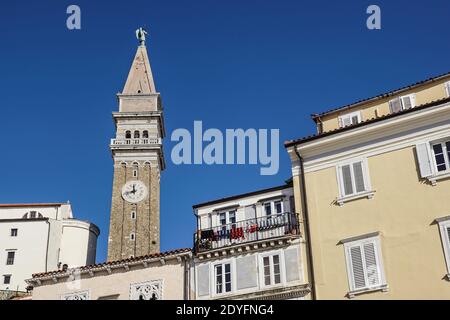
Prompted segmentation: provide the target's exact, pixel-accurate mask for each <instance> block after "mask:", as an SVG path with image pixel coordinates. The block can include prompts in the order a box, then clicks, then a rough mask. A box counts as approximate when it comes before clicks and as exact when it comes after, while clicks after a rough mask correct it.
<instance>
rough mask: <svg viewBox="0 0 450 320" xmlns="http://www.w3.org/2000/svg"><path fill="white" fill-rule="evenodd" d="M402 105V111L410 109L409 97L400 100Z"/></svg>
mask: <svg viewBox="0 0 450 320" xmlns="http://www.w3.org/2000/svg"><path fill="white" fill-rule="evenodd" d="M402 105H403V109H404V110H406V109H411V108H412V107H413V106H412V101H411V97H410V96H406V97H403V98H402Z"/></svg>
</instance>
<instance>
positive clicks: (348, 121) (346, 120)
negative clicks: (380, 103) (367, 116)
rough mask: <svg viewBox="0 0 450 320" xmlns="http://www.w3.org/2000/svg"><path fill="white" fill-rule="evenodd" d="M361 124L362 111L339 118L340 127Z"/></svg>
mask: <svg viewBox="0 0 450 320" xmlns="http://www.w3.org/2000/svg"><path fill="white" fill-rule="evenodd" d="M360 122H361V111H356V112H351V113H347V114H344V115H342V116H339V127H341V128H343V127H347V126H351V125H354V124H357V123H360Z"/></svg>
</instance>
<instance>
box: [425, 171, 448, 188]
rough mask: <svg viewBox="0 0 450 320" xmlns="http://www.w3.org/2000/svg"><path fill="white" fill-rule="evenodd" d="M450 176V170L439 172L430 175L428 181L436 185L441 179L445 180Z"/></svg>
mask: <svg viewBox="0 0 450 320" xmlns="http://www.w3.org/2000/svg"><path fill="white" fill-rule="evenodd" d="M448 178H450V172H448V171H446V172H444V173H437V174H435V175H432V176H430V177H428V178H427V179H428V181H430V182H431V185H433V186H435V185H436V184H437V182H438V181H439V180H444V179H448Z"/></svg>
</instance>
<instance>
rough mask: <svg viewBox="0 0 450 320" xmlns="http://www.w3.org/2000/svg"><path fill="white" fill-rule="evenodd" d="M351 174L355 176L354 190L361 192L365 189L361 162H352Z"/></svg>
mask: <svg viewBox="0 0 450 320" xmlns="http://www.w3.org/2000/svg"><path fill="white" fill-rule="evenodd" d="M353 174H354V176H355V187H356V192H362V191H365V190H366V187H365V185H364V173H363V168H362V162H355V163H354V164H353Z"/></svg>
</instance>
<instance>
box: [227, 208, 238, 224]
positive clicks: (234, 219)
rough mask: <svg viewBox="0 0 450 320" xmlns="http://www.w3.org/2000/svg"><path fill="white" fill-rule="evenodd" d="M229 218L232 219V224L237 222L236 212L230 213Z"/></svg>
mask: <svg viewBox="0 0 450 320" xmlns="http://www.w3.org/2000/svg"><path fill="white" fill-rule="evenodd" d="M228 218H229V219H230V223H235V222H236V211H230V212H229V213H228Z"/></svg>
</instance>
